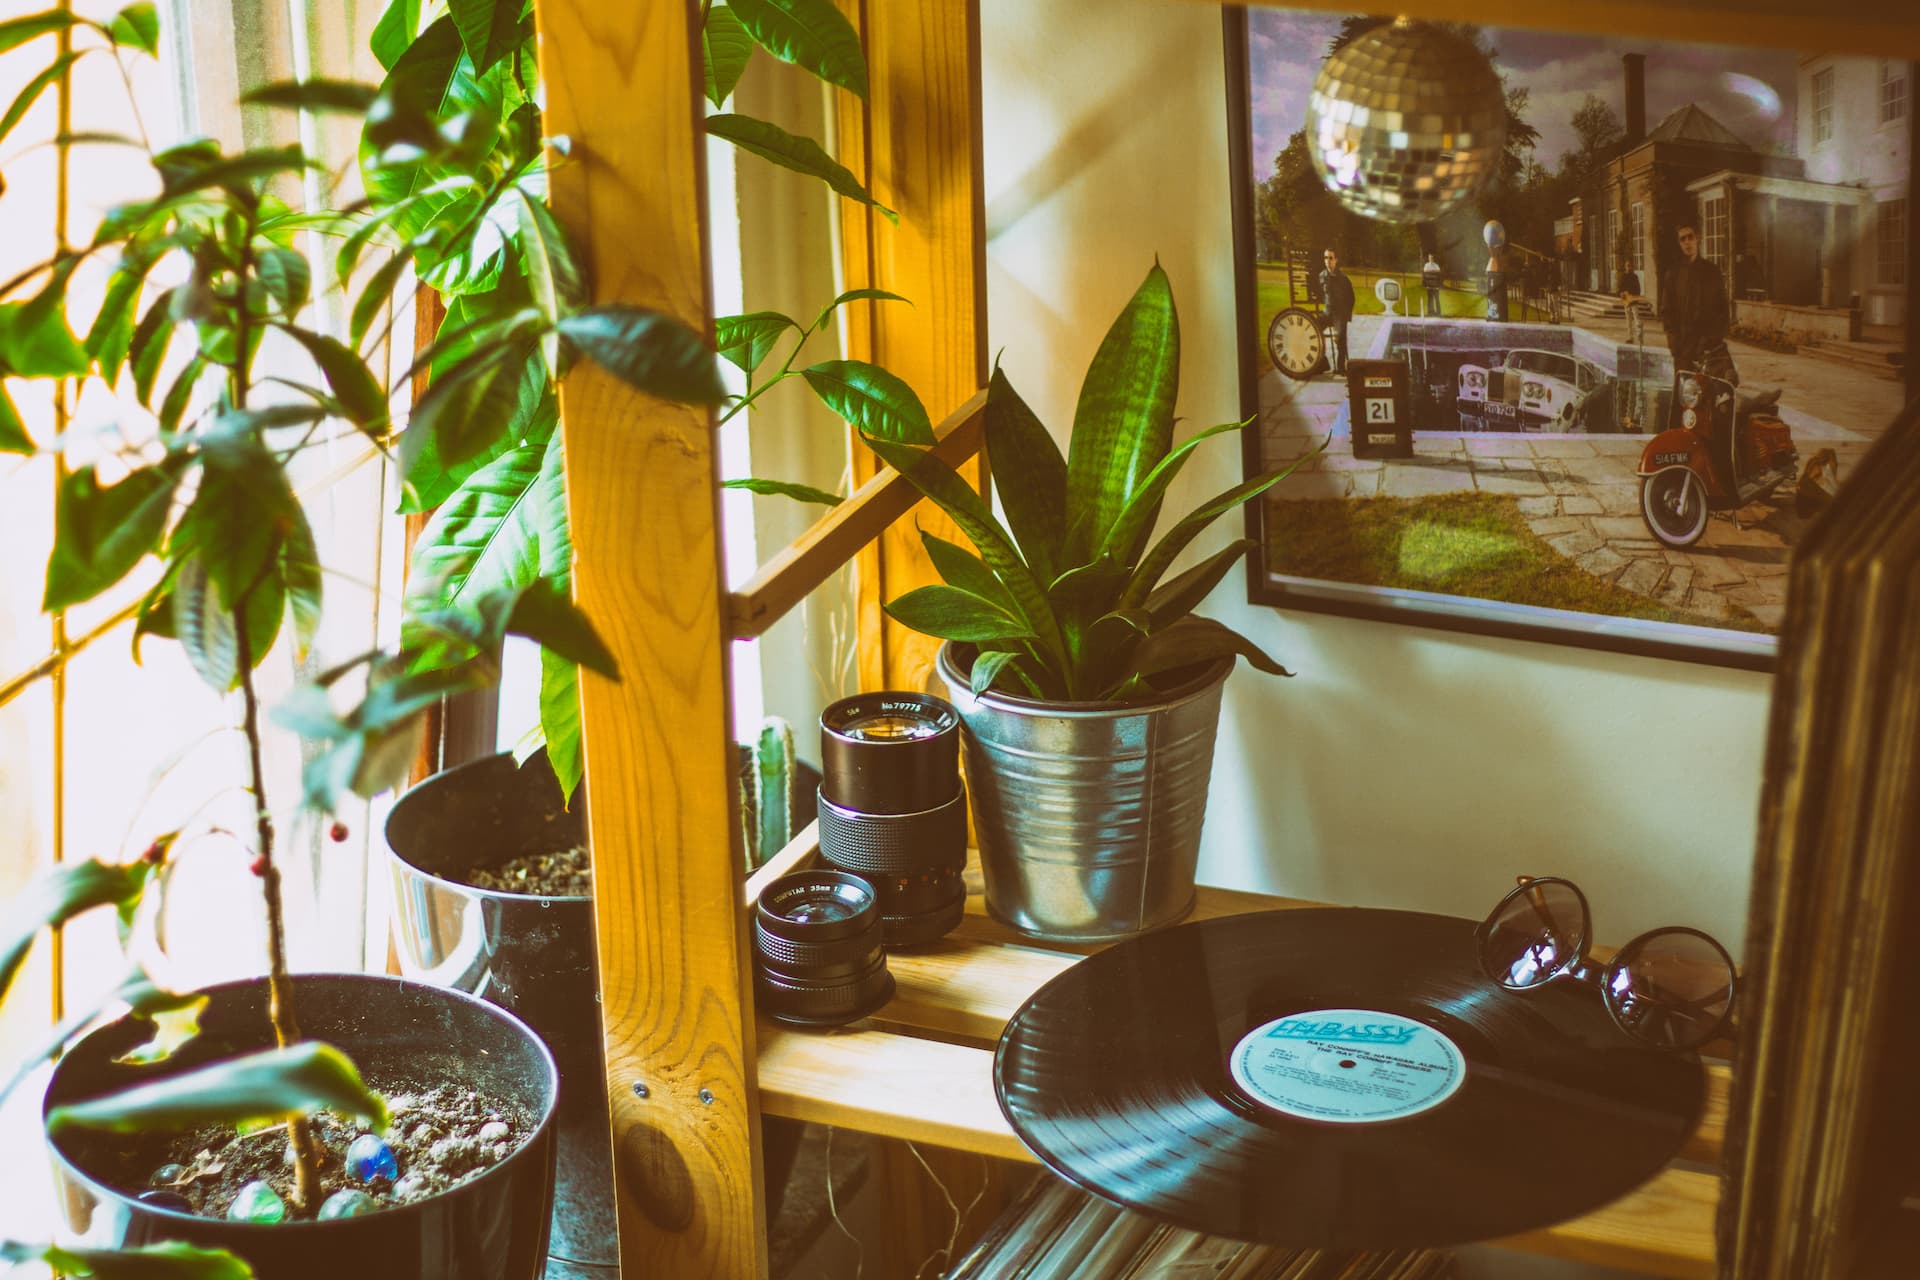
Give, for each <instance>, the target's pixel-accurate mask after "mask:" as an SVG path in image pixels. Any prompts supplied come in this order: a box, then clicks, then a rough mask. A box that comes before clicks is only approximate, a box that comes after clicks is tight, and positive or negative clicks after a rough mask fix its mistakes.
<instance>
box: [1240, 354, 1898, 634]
mask: <svg viewBox="0 0 1920 1280" xmlns="http://www.w3.org/2000/svg"><path fill="white" fill-rule="evenodd" d="M1364 323H1365V322H1364V321H1363V320H1361V319H1356V320H1355V322H1354V328H1355V333H1354V339H1355V341H1354V346H1355V349H1356V350H1359V351H1366V350H1369V349H1370V347H1371V339H1372V338H1373V336H1374V335H1373V333H1372V332H1367V331H1366V330H1364V329H1363V327H1362V326H1363V324H1364ZM1378 324H1379V321H1378V320H1377V319H1376V320H1373V321H1372V325H1371V326H1369V327H1377V326H1378ZM1735 354H1736V360H1738V359H1739V358H1740V355H1741V354H1742V353H1740V352H1736V353H1735ZM1754 354H1755V355H1756V356H1757V355H1761V354H1765V353H1759V352H1757V351H1756V352H1755V353H1754ZM1788 359H1789V358H1782V357H1774V358H1773V359H1772V360H1771V361H1769V362H1767V363H1768V365H1769V367H1768V369H1767V372H1768V373H1769V374H1771V375H1773V376H1774V377H1776V378H1777V379H1778V380H1779V381H1783V382H1788V383H1790V384H1792V385H1794V386H1795V387H1797V388H1800V389H1801V394H1800V396H1796V397H1795V398H1796V399H1801V401H1802V405H1805V404H1809V403H1815V402H1816V401H1817V403H1818V404H1819V406H1820V408H1821V409H1822V410H1823V413H1822V414H1820V415H1814V414H1811V413H1809V412H1808V411H1807V410H1806V409H1805V408H1803V407H1794V411H1793V412H1790V413H1788V414H1786V415H1784V416H1786V417H1787V418H1788V420H1789V423H1790V425H1791V426H1792V427H1793V431H1794V439H1795V442H1796V444H1797V445H1798V446H1799V449H1800V455H1801V457H1802V458H1806V457H1809V456H1811V455H1812V453H1813V452H1814V451H1815V450H1817V449H1822V448H1831V449H1833V450H1834V452H1835V455H1836V457H1837V459H1838V466H1839V474H1840V476H1841V477H1845V476H1848V475H1851V474H1852V472H1853V468H1854V466H1855V465H1856V464H1857V463H1858V461H1859V459H1860V457H1861V456H1862V455H1864V454H1865V452H1866V450H1867V448H1868V446H1869V445H1871V443H1872V436H1873V435H1874V434H1877V433H1878V431H1880V430H1882V429H1884V427H1885V426H1886V425H1887V424H1888V423H1889V422H1890V421H1891V420H1892V418H1893V417H1894V415H1895V414H1896V413H1897V412H1898V410H1899V406H1900V399H1899V384H1898V383H1897V382H1891V381H1889V380H1883V379H1879V378H1871V377H1862V376H1861V375H1859V374H1854V373H1850V372H1849V371H1846V370H1836V369H1834V368H1832V367H1831V366H1827V365H1820V366H1819V367H1818V368H1811V367H1809V368H1800V367H1795V368H1792V369H1787V368H1774V367H1772V366H1774V365H1784V364H1786V363H1787V361H1788ZM1754 363H1759V362H1758V361H1755V362H1754ZM1792 363H1793V364H1794V365H1795V366H1813V365H1816V364H1818V362H1816V361H1813V360H1806V359H1801V360H1793V361H1792ZM1742 367H1743V368H1744V367H1745V364H1743V365H1742ZM1783 375H1784V376H1783ZM1750 381H1751V380H1750ZM1809 384H1811V386H1812V388H1813V389H1814V390H1812V391H1809V390H1808V389H1807V388H1808V385H1809ZM1260 394H1261V404H1262V406H1263V410H1262V413H1261V415H1260V426H1261V432H1262V435H1263V437H1264V440H1265V446H1266V450H1267V453H1266V456H1267V457H1269V458H1273V459H1280V458H1286V457H1291V456H1294V455H1296V454H1298V453H1301V452H1304V451H1305V450H1306V449H1308V448H1310V447H1312V445H1313V444H1315V443H1317V442H1318V441H1319V440H1320V439H1322V438H1324V437H1325V436H1326V435H1327V434H1328V433H1329V432H1333V433H1334V439H1333V443H1332V445H1331V446H1329V448H1328V449H1327V451H1326V452H1325V453H1324V454H1322V455H1320V456H1319V457H1317V458H1314V459H1312V460H1310V461H1309V462H1307V463H1306V464H1305V465H1304V466H1303V467H1302V468H1301V470H1300V471H1299V472H1297V473H1296V474H1294V475H1293V476H1291V477H1289V478H1288V479H1286V480H1285V481H1283V482H1281V483H1280V484H1279V485H1278V486H1276V487H1275V488H1274V489H1273V490H1271V491H1270V492H1271V493H1272V494H1273V496H1274V498H1276V499H1278V500H1281V501H1287V500H1301V499H1309V498H1365V497H1399V498H1412V497H1419V496H1422V495H1425V494H1434V493H1450V492H1459V491H1477V492H1481V493H1500V494H1507V495H1510V496H1512V497H1513V498H1515V499H1516V501H1517V503H1518V506H1519V509H1520V513H1521V515H1522V516H1524V517H1525V518H1526V520H1527V524H1528V526H1529V527H1530V528H1531V529H1532V530H1533V532H1534V533H1536V534H1538V535H1539V536H1540V537H1541V538H1542V539H1544V540H1545V541H1546V542H1547V544H1548V545H1549V546H1551V547H1553V549H1554V550H1555V551H1557V552H1559V553H1560V554H1561V555H1563V556H1565V557H1566V558H1567V559H1569V560H1571V561H1572V562H1573V563H1575V564H1577V565H1578V566H1579V567H1580V568H1582V569H1584V570H1585V571H1586V572H1588V573H1591V574H1593V575H1594V576H1595V577H1598V578H1603V579H1605V580H1607V581H1609V582H1612V583H1613V584H1614V585H1616V586H1619V587H1621V588H1623V589H1624V590H1628V591H1632V592H1635V593H1636V594H1638V595H1642V596H1645V597H1647V598H1649V599H1652V600H1657V601H1659V602H1660V603H1662V604H1664V605H1667V606H1668V607H1669V608H1673V609H1677V610H1682V611H1685V612H1687V613H1690V614H1693V615H1695V616H1697V617H1700V618H1702V619H1705V620H1710V621H1718V620H1721V619H1724V618H1727V617H1728V616H1730V614H1731V611H1732V610H1733V609H1734V608H1736V607H1737V608H1739V609H1743V610H1745V611H1746V612H1747V613H1749V614H1752V615H1753V616H1754V617H1755V618H1757V619H1759V620H1760V622H1761V623H1763V624H1764V625H1765V626H1767V627H1768V628H1769V629H1773V628H1777V627H1778V626H1779V625H1780V622H1781V619H1782V617H1783V616H1784V615H1785V612H1786V591H1787V558H1788V553H1789V551H1790V549H1791V548H1792V546H1793V544H1794V543H1795V542H1796V541H1797V540H1798V538H1799V535H1800V533H1801V531H1802V530H1803V529H1804V528H1805V526H1806V521H1805V520H1803V519H1801V518H1800V517H1799V516H1798V515H1796V514H1795V513H1794V495H1793V492H1792V490H1791V488H1788V489H1785V490H1782V491H1781V492H1779V493H1777V494H1776V495H1775V496H1774V497H1773V498H1771V499H1766V500H1762V501H1759V502H1755V503H1751V504H1749V505H1748V506H1746V507H1744V508H1742V509H1741V510H1740V511H1739V512H1737V513H1736V515H1737V517H1738V523H1737V524H1736V522H1735V521H1733V520H1728V519H1724V518H1721V517H1718V516H1716V517H1715V518H1714V519H1713V520H1712V521H1711V522H1710V523H1709V524H1708V526H1707V532H1706V534H1705V536H1704V537H1702V538H1701V540H1700V541H1699V542H1698V543H1696V544H1695V545H1694V546H1693V547H1691V548H1689V549H1688V550H1686V551H1673V550H1669V549H1667V548H1665V547H1663V546H1661V544H1660V543H1658V542H1656V541H1655V540H1654V539H1653V536H1652V535H1651V534H1650V533H1649V532H1648V530H1647V526H1646V522H1645V521H1644V520H1643V519H1642V518H1641V516H1640V495H1639V480H1638V478H1637V477H1636V476H1635V475H1634V465H1635V463H1636V462H1637V460H1638V459H1639V455H1640V451H1641V448H1642V447H1643V446H1644V444H1645V442H1646V437H1644V436H1613V435H1593V436H1588V435H1545V434H1526V435H1506V434H1479V433H1443V432H1429V431H1422V432H1418V433H1416V434H1415V436H1414V456H1413V457H1412V458H1404V459H1387V460H1374V459H1364V458H1355V457H1354V456H1353V452H1352V445H1351V442H1350V438H1349V437H1348V435H1347V434H1346V426H1345V421H1344V415H1343V413H1342V410H1343V408H1344V405H1345V399H1346V386H1345V382H1344V381H1343V380H1337V379H1335V378H1333V377H1331V376H1322V377H1320V378H1317V379H1315V380H1313V381H1311V382H1306V383H1298V382H1292V381H1290V380H1287V379H1284V378H1282V377H1281V376H1280V375H1279V374H1278V373H1276V372H1274V371H1272V370H1268V372H1267V373H1266V374H1265V375H1264V376H1263V377H1262V379H1261V387H1260ZM1803 397H1804V398H1803ZM1827 415H1834V416H1833V417H1829V416H1827ZM1835 418H1838V419H1839V420H1842V421H1846V422H1848V423H1859V424H1861V425H1862V426H1864V427H1865V428H1866V429H1865V430H1855V429H1853V428H1852V427H1851V426H1849V427H1840V426H1837V425H1835Z"/></svg>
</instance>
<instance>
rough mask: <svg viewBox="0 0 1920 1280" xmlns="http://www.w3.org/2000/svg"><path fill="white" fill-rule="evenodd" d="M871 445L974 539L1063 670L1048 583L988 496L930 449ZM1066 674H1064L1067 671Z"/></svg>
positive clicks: (1051, 661)
mask: <svg viewBox="0 0 1920 1280" xmlns="http://www.w3.org/2000/svg"><path fill="white" fill-rule="evenodd" d="M867 447H868V448H870V449H872V450H873V451H874V453H876V454H878V455H879V457H880V460H881V461H883V462H885V463H887V464H888V465H889V466H891V467H892V468H893V469H894V470H895V471H898V472H899V473H900V474H901V475H903V476H905V477H906V478H907V480H908V482H909V483H911V484H912V485H913V487H914V488H916V489H918V490H919V491H920V492H921V493H922V494H924V495H926V496H927V497H928V498H930V499H932V500H933V502H934V504H935V505H936V506H938V507H939V508H940V509H941V510H942V511H944V512H946V513H947V515H948V516H950V517H952V519H953V522H954V523H955V524H956V525H958V526H960V532H962V533H964V534H966V535H967V537H968V538H970V539H972V540H973V545H974V547H975V548H976V549H977V550H978V551H979V553H980V558H981V559H982V560H984V561H985V562H986V564H987V567H988V568H990V569H992V570H993V571H994V573H995V575H997V576H998V577H999V579H1000V581H1001V583H1002V584H1003V585H1004V586H1005V587H1006V589H1007V594H1008V595H1010V596H1012V597H1013V600H1014V603H1015V604H1016V605H1018V606H1019V610H1020V617H1021V618H1022V620H1024V621H1025V622H1026V624H1027V626H1028V628H1029V629H1030V630H1032V631H1033V633H1034V634H1035V635H1036V637H1037V638H1038V643H1039V645H1040V649H1041V652H1042V654H1044V655H1045V658H1046V664H1047V666H1048V667H1049V668H1050V669H1051V670H1052V671H1053V672H1054V673H1055V674H1060V673H1063V672H1064V670H1065V666H1066V649H1065V645H1064V643H1063V642H1062V640H1061V638H1060V626H1059V623H1058V622H1057V621H1056V620H1055V618H1054V616H1053V610H1052V608H1051V607H1050V606H1049V605H1048V603H1047V592H1046V588H1044V587H1042V586H1041V585H1040V582H1039V580H1038V579H1037V578H1035V577H1034V574H1033V570H1032V569H1031V568H1029V567H1028V566H1027V562H1026V561H1025V560H1023V559H1021V558H1020V552H1019V551H1018V550H1017V549H1016V548H1015V547H1014V545H1013V539H1012V538H1011V537H1009V536H1008V535H1007V533H1006V531H1005V530H1004V529H1002V528H1001V527H1000V522H999V521H997V520H995V519H994V518H993V512H992V510H991V509H990V508H989V507H988V506H987V504H986V501H985V500H984V499H983V498H981V496H980V495H979V494H977V493H975V492H974V491H973V488H972V487H971V486H970V485H968V484H967V482H966V481H965V480H962V479H961V478H960V476H959V474H958V473H957V472H955V471H954V469H953V468H952V467H950V466H948V465H947V464H946V463H945V462H943V461H941V460H940V459H939V458H936V457H934V456H933V455H932V454H931V453H928V452H926V451H924V450H920V449H915V448H914V447H912V446H911V445H903V444H896V443H894V442H893V441H890V440H874V439H869V440H868V441H867ZM1061 679H1062V680H1064V675H1063V674H1061Z"/></svg>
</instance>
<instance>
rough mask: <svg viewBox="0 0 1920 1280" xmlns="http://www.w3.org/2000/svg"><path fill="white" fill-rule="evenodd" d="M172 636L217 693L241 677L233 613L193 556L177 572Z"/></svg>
mask: <svg viewBox="0 0 1920 1280" xmlns="http://www.w3.org/2000/svg"><path fill="white" fill-rule="evenodd" d="M171 599H172V602H173V635H174V638H175V639H176V640H178V641H179V642H180V647H181V648H182V649H184V650H185V651H186V654H187V665H188V666H191V667H192V668H193V669H194V671H195V673H196V674H198V675H199V677H200V678H201V679H202V680H203V681H205V682H206V684H207V687H208V688H210V689H212V690H213V691H214V692H215V693H226V692H227V691H228V690H229V689H232V688H233V687H234V685H236V684H237V683H239V680H240V643H239V639H238V637H237V635H236V633H235V631H234V626H233V615H232V614H230V613H228V612H227V609H226V606H225V605H223V604H222V603H221V602H220V599H219V597H218V595H217V594H216V593H215V592H214V589H213V581H212V579H211V578H210V577H209V576H208V574H207V567H206V565H204V564H202V563H201V562H200V560H199V559H197V558H195V559H190V560H187V561H186V562H184V563H183V564H181V565H180V568H179V571H178V572H177V573H176V574H175V575H174V584H173V593H172V596H171Z"/></svg>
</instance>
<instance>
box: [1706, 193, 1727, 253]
mask: <svg viewBox="0 0 1920 1280" xmlns="http://www.w3.org/2000/svg"><path fill="white" fill-rule="evenodd" d="M1727 248H1728V245H1727V198H1726V197H1725V196H1711V197H1709V198H1707V199H1705V200H1703V201H1701V202H1700V256H1701V257H1703V258H1705V259H1706V260H1707V261H1709V262H1711V263H1713V264H1714V265H1716V266H1720V267H1724V266H1725V265H1726V262H1727Z"/></svg>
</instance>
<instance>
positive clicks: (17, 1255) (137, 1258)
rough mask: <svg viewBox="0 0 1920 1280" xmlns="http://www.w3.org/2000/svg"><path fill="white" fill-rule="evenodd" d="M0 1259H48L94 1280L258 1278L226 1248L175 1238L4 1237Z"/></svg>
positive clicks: (58, 1268)
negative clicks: (114, 1244) (120, 1243)
mask: <svg viewBox="0 0 1920 1280" xmlns="http://www.w3.org/2000/svg"><path fill="white" fill-rule="evenodd" d="M0 1260H3V1261H6V1262H44V1263H45V1264H46V1265H47V1266H49V1267H51V1268H52V1269H53V1270H54V1271H55V1272H56V1273H57V1274H60V1275H68V1276H91V1277H92V1278H93V1280H253V1268H252V1267H250V1266H248V1265H247V1264H246V1263H245V1262H244V1261H242V1260H241V1259H239V1258H236V1257H234V1256H233V1255H232V1254H230V1253H228V1252H227V1251H226V1250H225V1249H202V1248H201V1247H200V1246H199V1245H195V1244H182V1243H181V1242H179V1241H177V1240H174V1241H168V1242H167V1243H166V1244H147V1245H141V1246H140V1247H139V1248H137V1249H81V1248H70V1247H66V1246H62V1245H53V1244H22V1243H20V1242H19V1241H17V1240H0Z"/></svg>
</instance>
